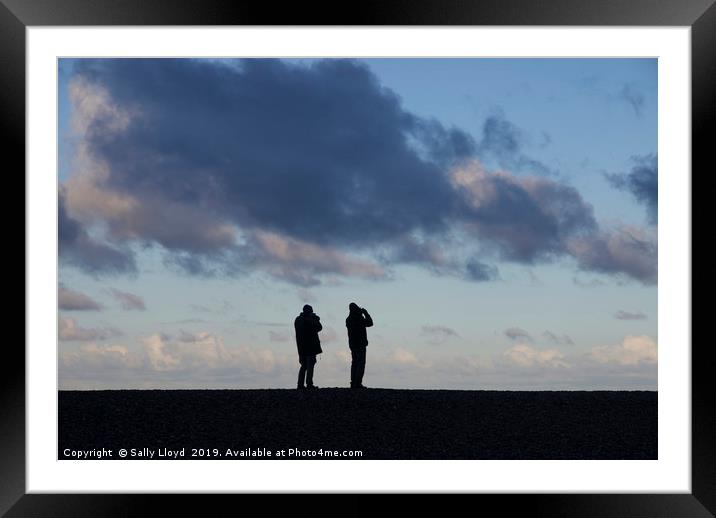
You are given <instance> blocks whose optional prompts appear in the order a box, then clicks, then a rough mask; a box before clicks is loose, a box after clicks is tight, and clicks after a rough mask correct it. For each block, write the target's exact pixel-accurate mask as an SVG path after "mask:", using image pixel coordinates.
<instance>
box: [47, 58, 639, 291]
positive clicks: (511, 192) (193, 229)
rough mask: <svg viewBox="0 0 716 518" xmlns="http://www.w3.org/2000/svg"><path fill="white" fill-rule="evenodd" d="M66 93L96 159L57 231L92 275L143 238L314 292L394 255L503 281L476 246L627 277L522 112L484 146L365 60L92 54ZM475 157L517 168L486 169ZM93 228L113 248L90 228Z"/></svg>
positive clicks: (499, 123)
mask: <svg viewBox="0 0 716 518" xmlns="http://www.w3.org/2000/svg"><path fill="white" fill-rule="evenodd" d="M70 90H71V91H70V94H71V98H72V99H75V103H76V106H75V112H74V113H73V117H75V118H76V119H77V120H76V121H75V122H77V124H76V125H77V126H78V127H81V128H84V130H83V139H82V146H81V149H82V153H81V156H80V158H81V160H83V161H84V164H85V166H86V167H84V171H85V172H84V173H82V172H80V173H77V174H73V175H72V176H71V177H70V179H69V180H68V181H67V184H66V189H67V190H68V191H69V192H71V194H72V196H71V197H68V200H69V202H68V203H69V206H70V207H71V208H72V213H73V214H75V215H76V218H78V219H71V218H68V217H67V215H66V214H64V213H63V214H64V217H65V220H66V221H64V223H62V222H61V229H60V231H61V234H62V236H61V241H63V242H66V243H74V245H73V246H74V248H73V247H72V246H69V245H64V246H63V247H62V248H61V250H62V252H61V253H63V255H64V256H68V257H74V258H75V259H74V264H75V265H77V266H80V267H82V268H84V269H85V270H87V271H90V272H92V271H95V272H107V271H129V270H132V269H134V268H135V267H134V262H133V258H132V256H131V255H130V254H127V253H126V252H123V250H125V249H127V247H128V246H129V245H130V244H133V243H137V244H139V245H141V246H153V245H159V246H160V247H161V250H162V251H164V252H165V253H166V258H165V264H167V265H168V266H170V267H172V268H177V269H179V270H181V271H183V272H187V273H189V274H194V275H238V274H243V273H248V272H252V271H257V270H259V271H262V272H264V273H267V274H268V275H271V276H273V277H275V278H278V279H282V280H284V281H286V282H289V283H293V284H296V285H299V286H304V287H308V286H313V285H317V284H319V283H320V282H322V279H323V277H324V276H326V275H328V276H352V277H360V278H364V279H373V280H380V279H390V278H391V277H392V274H391V271H390V268H391V266H393V265H395V264H398V263H414V264H417V265H420V266H423V267H426V268H428V269H430V270H432V271H433V272H434V273H436V274H441V275H443V274H445V275H457V276H461V277H463V278H467V279H470V280H475V281H485V280H492V279H495V278H497V269H496V268H495V267H494V266H489V265H487V264H483V263H481V262H479V261H476V260H469V259H468V260H466V257H470V256H473V257H474V256H475V254H474V251H475V249H476V248H478V247H479V248H484V249H485V250H486V251H487V252H488V253H489V252H490V251H491V250H492V251H496V252H497V253H498V255H499V256H500V257H501V258H502V259H505V260H509V261H515V262H520V263H527V264H533V263H536V262H539V261H549V260H553V259H556V258H559V257H562V256H574V257H576V258H577V260H578V263H579V266H580V268H583V269H594V270H597V271H600V272H605V273H620V274H623V273H626V274H627V275H632V273H633V271H632V270H633V268H632V266H630V265H627V269H623V268H622V265H621V264H620V263H619V262H618V261H614V260H612V261H611V262H610V260H609V259H610V258H609V257H607V256H606V255H605V254H604V253H601V252H600V250H599V245H598V242H597V241H598V240H599V239H602V240H603V239H608V236H606V234H605V233H604V232H601V231H600V229H599V227H598V225H597V223H596V221H595V219H594V216H593V211H592V207H591V205H589V204H588V203H587V202H585V201H584V200H583V199H582V197H581V196H580V194H579V193H578V192H577V191H576V190H575V189H574V188H572V187H570V186H568V185H564V184H561V183H559V182H557V181H555V180H554V179H552V178H545V176H546V175H549V174H551V173H552V172H551V171H550V170H549V169H548V168H547V167H545V166H544V165H543V164H541V163H539V162H537V161H534V160H532V159H530V158H529V157H527V156H526V155H525V154H524V152H523V149H522V148H523V140H524V139H523V136H522V135H521V134H520V131H519V130H518V129H517V128H516V127H515V126H514V125H513V124H512V123H510V122H509V121H507V120H506V119H504V117H501V116H495V117H490V118H489V119H488V120H487V121H486V122H485V125H484V128H483V134H482V138H481V141H480V142H479V143H476V142H475V141H474V139H473V138H472V137H471V136H470V135H469V134H468V133H466V132H464V131H462V130H460V129H459V128H455V127H446V126H444V125H442V124H441V123H440V122H438V121H436V120H434V119H426V118H422V117H418V116H417V115H415V114H413V113H410V112H408V111H406V110H405V109H404V108H403V106H402V104H401V101H400V99H399V97H398V96H397V95H396V94H395V93H393V92H392V91H391V90H389V89H387V88H385V87H383V86H382V85H381V84H380V83H379V81H378V79H377V78H376V76H375V75H374V74H372V72H371V71H370V70H369V69H368V68H367V67H366V66H365V65H364V64H361V63H359V62H357V61H353V60H343V59H331V60H318V61H314V62H312V64H310V65H307V66H303V65H293V64H290V63H287V62H284V61H281V60H273V59H270V60H261V59H248V60H242V61H240V62H237V63H235V64H234V65H233V66H228V65H226V64H221V63H217V62H215V61H206V60H187V59H137V60H135V59H104V60H82V61H80V62H78V64H77V66H76V67H75V76H74V77H73V79H72V81H71V86H70ZM478 157H487V158H492V159H494V161H496V162H497V163H498V164H499V165H500V166H501V167H503V168H508V169H510V170H512V171H513V172H512V173H511V172H501V173H490V172H486V171H483V170H482V169H481V168H482V166H481V165H479V162H478V161H477V159H478ZM87 171H89V172H87ZM515 171H517V172H520V173H522V172H524V173H529V175H525V176H522V175H516V174H513V173H514V172H515ZM60 197H61V203H60V205H61V207H64V202H63V201H62V199H63V194H62V192H61V193H60ZM62 210H64V209H62ZM61 219H62V218H61ZM80 221H81V223H80ZM93 223H101V224H102V226H103V228H106V229H107V231H106V235H105V236H104V237H105V238H106V239H107V241H108V243H112V244H113V245H116V246H117V248H112V247H110V246H109V245H106V244H104V243H102V242H99V241H96V242H95V241H92V240H91V239H90V238H89V234H87V233H86V232H84V230H82V227H81V226H80V225H90V224H93ZM83 232H84V233H83ZM453 232H455V233H457V234H459V235H460V239H459V240H458V241H459V244H460V245H461V248H460V249H459V250H458V249H457V248H454V247H451V246H447V245H451V244H455V243H458V241H451V239H453V237H446V236H451V234H452V233H453ZM82 236H84V237H82ZM605 236H606V237H605ZM575 240H579V241H580V243H582V242H584V243H591V245H585V244H581V245H580V246H577V247H575V245H574V242H575ZM80 242H83V243H84V245H79V244H78V243H80ZM88 243H91V244H92V246H90V244H88ZM590 246H591V248H590ZM575 250H577V252H578V253H577V252H575ZM612 252H613V253H612V256H615V255H617V256H618V255H620V254H619V252H618V251H617V252H614V251H612ZM73 254H74V255H73ZM85 254H86V255H87V257H85ZM80 258H81V259H80ZM613 258H614V257H612V259H613ZM376 259H377V260H378V262H375V260H376ZM640 275H641V273H640V272H638V275H637V278H639V279H642V278H643V276H640Z"/></svg>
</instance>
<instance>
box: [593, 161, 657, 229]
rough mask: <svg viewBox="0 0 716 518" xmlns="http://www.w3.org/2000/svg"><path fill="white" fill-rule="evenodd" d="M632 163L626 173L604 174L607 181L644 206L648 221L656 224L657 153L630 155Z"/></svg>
mask: <svg viewBox="0 0 716 518" xmlns="http://www.w3.org/2000/svg"><path fill="white" fill-rule="evenodd" d="M632 162H633V163H634V165H633V166H632V168H631V171H630V172H629V173H626V174H608V173H607V174H605V177H606V178H607V180H608V181H609V183H610V184H611V185H612V186H613V187H615V188H616V189H619V190H621V191H626V192H628V193H630V194H631V195H632V196H633V197H634V199H636V201H637V202H639V203H641V204H642V205H644V206H645V207H646V210H647V216H648V218H649V222H650V223H652V224H656V223H657V221H658V213H659V165H658V156H657V155H655V154H654V155H645V156H635V157H632Z"/></svg>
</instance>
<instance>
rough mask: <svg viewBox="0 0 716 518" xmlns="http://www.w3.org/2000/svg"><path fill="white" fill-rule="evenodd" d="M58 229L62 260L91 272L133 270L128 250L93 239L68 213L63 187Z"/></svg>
mask: <svg viewBox="0 0 716 518" xmlns="http://www.w3.org/2000/svg"><path fill="white" fill-rule="evenodd" d="M57 232H58V234H57V237H58V249H59V257H60V260H61V261H63V262H65V263H67V264H72V265H74V266H77V267H79V268H81V269H82V270H84V271H86V272H88V273H90V274H93V275H101V274H119V273H134V272H136V269H137V268H136V265H135V263H134V256H133V254H132V252H131V251H129V250H126V249H120V248H116V247H113V246H110V245H107V244H105V243H102V242H101V241H98V240H96V239H93V238H92V237H91V236H90V235H89V233H88V232H87V230H86V229H85V228H84V227H83V225H82V224H81V223H80V222H79V221H77V220H76V219H73V218H72V217H71V216H70V215H69V214H67V209H66V207H65V194H64V189H63V188H62V187H60V191H59V196H58V209H57Z"/></svg>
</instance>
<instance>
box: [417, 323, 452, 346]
mask: <svg viewBox="0 0 716 518" xmlns="http://www.w3.org/2000/svg"><path fill="white" fill-rule="evenodd" d="M421 332H422V334H423V335H425V336H427V337H428V343H430V344H433V345H440V344H442V343H444V342H445V341H446V340H448V339H449V338H452V337H458V336H460V335H459V334H457V331H455V330H454V329H452V328H450V327H446V326H423V327H422V328H421Z"/></svg>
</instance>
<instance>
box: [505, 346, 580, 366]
mask: <svg viewBox="0 0 716 518" xmlns="http://www.w3.org/2000/svg"><path fill="white" fill-rule="evenodd" d="M503 357H504V358H505V359H506V360H507V361H508V362H510V363H514V364H516V365H519V366H521V367H535V366H540V367H559V368H567V367H569V364H568V363H567V362H566V361H564V355H563V354H562V353H561V352H560V351H558V350H557V349H546V350H539V349H535V348H534V347H530V346H529V345H525V344H517V345H515V346H513V347H510V348H509V349H508V350H507V351H505V352H504V353H503Z"/></svg>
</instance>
